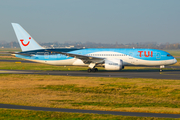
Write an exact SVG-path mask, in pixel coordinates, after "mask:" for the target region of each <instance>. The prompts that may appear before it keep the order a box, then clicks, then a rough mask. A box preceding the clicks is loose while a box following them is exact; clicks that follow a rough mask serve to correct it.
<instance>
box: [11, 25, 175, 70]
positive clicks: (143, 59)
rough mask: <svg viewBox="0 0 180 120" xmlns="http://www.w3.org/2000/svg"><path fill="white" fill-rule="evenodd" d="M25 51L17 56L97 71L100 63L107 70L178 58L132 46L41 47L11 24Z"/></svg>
mask: <svg viewBox="0 0 180 120" xmlns="http://www.w3.org/2000/svg"><path fill="white" fill-rule="evenodd" d="M12 26H13V28H14V31H15V34H16V36H17V39H18V42H19V44H20V47H21V49H22V52H16V53H14V54H15V56H16V57H19V58H23V59H26V60H30V61H35V62H39V63H45V64H51V65H63V66H68V65H74V66H87V67H89V69H88V72H91V71H93V72H95V71H98V69H97V68H96V67H97V66H102V67H104V68H105V69H106V70H121V69H123V68H124V66H160V68H164V66H165V65H172V64H175V63H176V62H177V60H176V59H175V58H174V57H173V56H172V55H170V54H169V53H167V52H165V51H162V50H157V49H133V48H132V49H129V48H87V49H65V48H64V49H45V48H43V47H41V46H40V45H39V44H38V43H37V42H36V41H35V40H34V39H33V38H32V37H31V36H30V35H29V34H28V33H27V32H26V31H25V30H24V29H23V28H22V27H21V26H20V25H19V24H17V23H12Z"/></svg>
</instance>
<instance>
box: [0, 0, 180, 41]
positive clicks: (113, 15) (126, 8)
mask: <svg viewBox="0 0 180 120" xmlns="http://www.w3.org/2000/svg"><path fill="white" fill-rule="evenodd" d="M179 6H180V0H1V1H0V41H16V40H17V39H16V37H15V34H14V31H13V28H12V26H11V23H12V22H15V23H19V24H20V25H21V26H22V27H23V28H24V29H26V30H27V31H28V33H29V34H30V35H31V36H32V37H33V38H34V39H35V40H36V41H37V42H52V41H58V42H60V43H64V42H68V41H72V42H75V41H77V42H86V41H91V42H96V43H99V42H101V43H116V42H118V43H123V44H125V43H133V42H134V43H137V42H157V43H166V42H169V43H180V7H179Z"/></svg>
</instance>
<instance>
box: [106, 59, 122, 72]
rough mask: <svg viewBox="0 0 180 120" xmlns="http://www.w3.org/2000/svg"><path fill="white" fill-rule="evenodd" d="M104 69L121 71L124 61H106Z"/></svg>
mask: <svg viewBox="0 0 180 120" xmlns="http://www.w3.org/2000/svg"><path fill="white" fill-rule="evenodd" d="M104 67H105V69H106V70H121V69H122V68H123V61H122V60H121V59H106V60H105V64H104Z"/></svg>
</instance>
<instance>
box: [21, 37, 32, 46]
mask: <svg viewBox="0 0 180 120" xmlns="http://www.w3.org/2000/svg"><path fill="white" fill-rule="evenodd" d="M30 39H31V37H29V40H30ZM20 41H21V43H22V45H23V46H28V45H29V43H30V41H28V43H27V44H24V42H23V41H24V40H23V39H20Z"/></svg>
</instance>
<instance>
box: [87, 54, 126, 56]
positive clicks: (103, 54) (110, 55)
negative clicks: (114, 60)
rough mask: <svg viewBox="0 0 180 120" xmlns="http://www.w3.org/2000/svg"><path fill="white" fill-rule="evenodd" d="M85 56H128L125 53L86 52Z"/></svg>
mask: <svg viewBox="0 0 180 120" xmlns="http://www.w3.org/2000/svg"><path fill="white" fill-rule="evenodd" d="M87 56H128V55H126V54H88V55H87Z"/></svg>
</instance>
